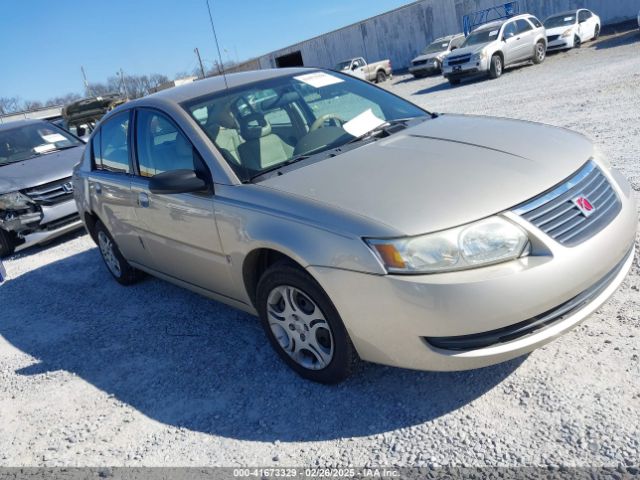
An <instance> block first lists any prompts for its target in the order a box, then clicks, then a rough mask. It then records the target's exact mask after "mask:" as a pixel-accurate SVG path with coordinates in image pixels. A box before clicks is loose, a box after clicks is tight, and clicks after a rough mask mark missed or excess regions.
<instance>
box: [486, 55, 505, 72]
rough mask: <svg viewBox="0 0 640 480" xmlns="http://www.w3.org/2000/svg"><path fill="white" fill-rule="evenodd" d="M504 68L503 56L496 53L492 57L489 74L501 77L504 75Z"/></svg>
mask: <svg viewBox="0 0 640 480" xmlns="http://www.w3.org/2000/svg"><path fill="white" fill-rule="evenodd" d="M503 68H504V66H503V64H502V57H501V56H500V55H498V54H496V55H494V56H493V57H491V66H490V67H489V76H490V77H491V78H499V77H500V76H502V70H503Z"/></svg>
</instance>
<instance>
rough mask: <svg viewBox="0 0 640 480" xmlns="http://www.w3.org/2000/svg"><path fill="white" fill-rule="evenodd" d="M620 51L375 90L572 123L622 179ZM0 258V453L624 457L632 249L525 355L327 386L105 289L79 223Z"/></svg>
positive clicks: (248, 336)
mask: <svg viewBox="0 0 640 480" xmlns="http://www.w3.org/2000/svg"><path fill="white" fill-rule="evenodd" d="M639 48H640V34H638V33H637V32H630V33H626V34H621V35H618V36H616V37H604V38H602V39H601V40H600V41H599V42H598V43H597V44H595V45H594V44H588V45H585V46H584V47H583V48H582V49H581V50H578V51H572V52H569V53H561V54H556V55H552V56H550V57H549V58H548V59H547V61H546V62H545V63H544V64H543V65H541V66H526V67H522V68H518V69H514V70H511V71H509V72H508V73H507V74H506V75H505V76H504V77H503V78H502V79H500V80H497V81H479V82H472V83H467V84H463V85H461V86H460V87H457V88H449V86H448V84H446V83H444V82H443V79H441V78H438V77H434V78H428V79H423V80H412V79H410V78H408V77H403V76H400V77H395V78H394V79H393V81H392V82H389V83H388V84H387V88H389V89H391V90H392V91H394V92H396V93H398V94H400V95H402V96H404V97H407V98H409V99H411V100H412V101H414V102H416V103H419V104H420V105H424V106H426V107H428V108H430V109H432V110H435V111H439V112H465V113H474V114H487V115H498V116H508V117H516V118H522V119H527V120H534V121H541V122H545V123H550V124H554V125H558V126H563V127H568V128H571V129H574V130H577V131H579V132H582V133H584V134H586V135H588V136H589V137H591V138H592V139H593V140H594V141H595V142H597V143H598V145H599V146H600V147H601V148H602V149H603V151H604V152H605V153H606V154H607V155H608V157H609V158H610V160H611V162H612V164H613V165H615V166H616V167H618V168H619V169H621V170H622V171H623V172H624V174H625V175H626V176H627V177H628V178H630V179H631V181H632V182H633V185H634V188H635V190H636V191H640V165H639V163H638V159H639V158H640V122H639V120H638V116H639V114H638V112H639V111H640V91H639V89H638V85H640V55H639V54H638V49H639ZM541 141H542V139H541ZM5 263H6V267H7V270H8V273H9V277H10V280H9V281H8V282H7V283H6V284H5V285H3V286H2V287H0V308H1V317H0V465H5V466H28V465H31V466H35V465H39V466H57V465H65V466H121V465H128V466H131V465H136V466H140V465H146V466H160V465H172V466H195V465H197V466H205V465H206V466H217V465H225V466H241V465H262V466H302V465H323V466H345V465H349V464H351V465H358V466H363V465H397V466H404V465H411V466H415V465H419V466H431V465H462V464H464V465H505V466H518V465H567V466H599V465H609V466H619V465H632V464H635V465H638V463H639V457H640V453H639V452H640V431H639V430H640V413H639V412H640V381H639V378H640V360H639V358H638V357H639V355H640V342H639V339H640V319H639V317H640V315H639V313H640V295H639V293H638V290H639V288H640V266H639V264H638V262H637V261H636V263H635V264H634V266H633V269H632V273H631V274H630V275H629V277H628V278H627V279H626V281H625V282H624V284H623V285H622V287H621V288H620V290H619V291H618V292H617V293H616V294H615V296H614V297H613V298H612V299H611V300H610V301H609V302H608V303H607V304H606V305H605V306H604V307H603V308H602V309H601V310H600V311H599V312H597V313H596V314H595V315H594V316H593V317H592V318H591V319H589V320H588V321H587V322H586V323H584V324H583V325H582V326H580V327H579V328H577V329H575V330H574V331H573V332H571V333H570V334H568V335H565V336H564V337H562V338H560V339H558V340H557V341H555V342H553V343H552V344H550V345H547V346H546V347H544V348H541V349H539V350H537V351H535V352H534V353H532V354H531V355H529V356H527V357H525V358H520V359H518V360H515V361H511V362H508V363H505V364H502V365H497V366H494V367H489V368H485V369H481V370H476V371H471V372H459V373H429V372H414V371H408V370H400V369H394V368H389V367H382V366H377V365H371V364H367V365H363V366H361V367H360V369H359V371H358V372H356V374H355V375H354V376H353V377H352V378H351V379H350V380H349V381H347V382H346V383H344V384H342V385H340V386H337V387H325V386H320V385H315V384H312V383H309V382H305V381H303V380H301V379H299V378H298V377H297V376H296V375H295V374H293V373H292V372H291V371H289V369H287V368H286V367H285V366H284V365H283V364H282V363H281V362H280V361H279V360H278V359H277V358H276V355H275V354H274V353H273V352H272V351H271V348H270V346H269V345H267V342H266V340H265V338H264V336H263V334H262V332H261V330H260V327H259V325H258V323H257V322H256V321H255V319H254V318H252V317H250V316H248V315H246V314H243V313H240V312H238V311H236V310H233V309H231V308H229V307H226V306H224V305H222V304H219V303H215V302H212V301H210V300H207V299H204V298H202V297H199V296H197V295H195V294H192V293H190V292H187V291H185V290H182V289H180V288H177V287H174V286H172V285H169V284H167V283H165V282H162V281H159V280H155V279H147V280H146V281H144V282H142V283H140V284H138V285H136V286H134V287H130V288H124V287H121V286H119V285H118V284H116V283H115V282H114V281H112V280H111V278H110V277H109V274H108V273H107V270H106V268H105V267H104V266H103V264H102V261H101V259H100V257H99V254H98V251H97V249H96V248H95V246H94V245H93V244H92V242H91V241H90V239H89V238H88V237H87V236H86V235H83V234H77V235H72V236H68V237H66V238H64V239H61V240H60V241H57V242H56V243H55V244H53V245H50V246H48V247H47V248H45V247H42V248H32V249H29V250H27V251H25V252H22V253H19V254H17V255H15V256H13V257H12V258H10V259H9V260H8V261H6V262H5Z"/></svg>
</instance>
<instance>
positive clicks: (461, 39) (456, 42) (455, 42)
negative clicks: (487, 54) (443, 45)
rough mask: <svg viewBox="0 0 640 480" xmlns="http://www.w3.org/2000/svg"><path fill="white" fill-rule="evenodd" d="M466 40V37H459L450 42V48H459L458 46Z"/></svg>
mask: <svg viewBox="0 0 640 480" xmlns="http://www.w3.org/2000/svg"><path fill="white" fill-rule="evenodd" d="M465 40H466V37H464V36H460V37H458V38H455V39H453V41H452V42H451V48H454V47H455V48H460V46H461V45H462V44H463V43H464V41H465Z"/></svg>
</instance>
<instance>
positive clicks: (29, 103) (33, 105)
mask: <svg viewBox="0 0 640 480" xmlns="http://www.w3.org/2000/svg"><path fill="white" fill-rule="evenodd" d="M43 106H44V104H43V103H42V102H41V101H39V100H25V101H24V104H23V105H22V109H23V110H36V109H38V108H42V107H43Z"/></svg>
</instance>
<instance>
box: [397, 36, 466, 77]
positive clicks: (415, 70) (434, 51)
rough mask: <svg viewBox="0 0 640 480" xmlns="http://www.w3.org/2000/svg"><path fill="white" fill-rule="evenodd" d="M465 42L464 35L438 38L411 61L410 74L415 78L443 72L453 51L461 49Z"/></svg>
mask: <svg viewBox="0 0 640 480" xmlns="http://www.w3.org/2000/svg"><path fill="white" fill-rule="evenodd" d="M464 41H465V36H464V34H462V33H459V34H457V35H449V36H447V37H442V38H437V39H435V40H434V41H433V42H431V43H430V44H429V45H428V46H427V47H426V48H425V49H424V50H423V51H422V53H421V54H420V55H418V56H417V57H416V58H414V59H413V60H411V65H410V66H409V73H411V74H412V75H413V76H414V77H415V78H422V77H426V76H427V75H431V74H434V73H441V72H442V62H443V61H444V59H445V57H446V56H447V55H448V54H449V53H451V52H452V51H454V50H456V49H458V48H460V47H461V46H462V44H463V43H464Z"/></svg>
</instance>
